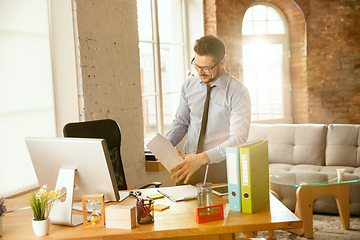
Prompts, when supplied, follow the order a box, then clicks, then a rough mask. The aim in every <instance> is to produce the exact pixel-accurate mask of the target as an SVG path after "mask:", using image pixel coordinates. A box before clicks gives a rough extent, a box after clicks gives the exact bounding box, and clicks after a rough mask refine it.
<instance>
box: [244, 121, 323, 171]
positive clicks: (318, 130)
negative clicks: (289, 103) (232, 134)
mask: <svg viewBox="0 0 360 240" xmlns="http://www.w3.org/2000/svg"><path fill="white" fill-rule="evenodd" d="M326 133H327V126H326V125H324V124H271V125H270V124H256V123H252V124H251V126H250V132H249V138H248V141H252V140H256V139H262V140H268V145H269V146H268V149H269V163H283V164H312V165H320V166H321V165H324V164H325V143H326Z"/></svg>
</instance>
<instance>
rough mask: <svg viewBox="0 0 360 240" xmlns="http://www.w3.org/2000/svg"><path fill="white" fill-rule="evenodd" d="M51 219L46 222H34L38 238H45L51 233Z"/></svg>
mask: <svg viewBox="0 0 360 240" xmlns="http://www.w3.org/2000/svg"><path fill="white" fill-rule="evenodd" d="M50 224H51V223H50V218H48V219H46V220H39V221H37V220H34V219H33V220H32V226H33V230H34V233H35V235H36V236H45V235H47V234H49V232H50Z"/></svg>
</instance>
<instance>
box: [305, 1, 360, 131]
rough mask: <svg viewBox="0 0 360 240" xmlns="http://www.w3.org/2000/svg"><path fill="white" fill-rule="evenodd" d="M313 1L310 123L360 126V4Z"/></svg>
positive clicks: (309, 83) (309, 74)
mask: <svg viewBox="0 0 360 240" xmlns="http://www.w3.org/2000/svg"><path fill="white" fill-rule="evenodd" d="M308 2H309V11H308V12H306V14H307V16H308V20H307V22H308V56H307V61H308V63H307V70H308V88H309V122H317V123H327V124H329V123H360V27H359V26H360V1H355V0H344V1H321V0H313V1H308Z"/></svg>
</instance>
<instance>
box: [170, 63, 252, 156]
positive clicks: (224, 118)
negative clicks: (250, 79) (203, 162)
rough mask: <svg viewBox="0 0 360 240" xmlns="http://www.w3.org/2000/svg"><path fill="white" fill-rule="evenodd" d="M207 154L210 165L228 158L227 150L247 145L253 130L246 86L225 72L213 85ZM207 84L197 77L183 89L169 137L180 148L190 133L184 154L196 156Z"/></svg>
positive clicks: (206, 135) (183, 86)
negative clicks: (228, 147)
mask: <svg viewBox="0 0 360 240" xmlns="http://www.w3.org/2000/svg"><path fill="white" fill-rule="evenodd" d="M213 85H215V86H216V87H215V88H213V89H212V90H211V95H210V105H209V113H208V123H207V128H206V133H205V143H204V145H203V148H202V149H203V150H204V152H205V153H206V154H207V155H208V156H209V159H210V163H218V162H221V161H223V160H225V158H226V147H227V146H231V145H235V144H239V143H242V142H246V141H247V137H248V134H249V127H250V117H251V102H250V96H249V91H248V89H247V88H246V87H245V85H244V84H243V83H242V82H241V81H239V80H238V79H236V78H235V77H233V76H232V75H230V74H229V73H228V72H226V71H225V69H224V71H223V73H222V74H221V76H220V77H219V78H218V79H217V80H216V81H215V82H214V83H213ZM206 87H207V86H206V84H205V83H203V82H202V81H201V78H200V77H199V76H198V75H196V76H193V77H190V78H188V79H187V80H186V81H185V82H184V84H183V85H182V88H181V96H180V102H179V107H178V109H177V111H176V114H175V119H174V120H173V122H172V125H171V128H170V130H169V132H168V133H167V134H166V135H165V137H166V138H167V139H168V140H169V141H170V142H171V143H172V144H173V146H176V145H177V144H178V143H179V142H180V141H181V140H182V139H183V137H184V136H185V134H186V133H188V139H187V141H186V143H185V146H184V150H185V152H186V153H187V154H196V148H197V143H198V138H199V134H200V128H201V120H202V115H203V110H204V102H205V98H206Z"/></svg>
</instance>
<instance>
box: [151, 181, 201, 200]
mask: <svg viewBox="0 0 360 240" xmlns="http://www.w3.org/2000/svg"><path fill="white" fill-rule="evenodd" d="M157 191H158V192H159V193H161V194H162V195H164V196H165V197H167V198H169V199H170V200H171V201H174V202H180V201H186V200H192V199H196V198H197V188H196V187H194V186H192V185H182V186H175V187H164V188H159V189H158V190H157Z"/></svg>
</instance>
